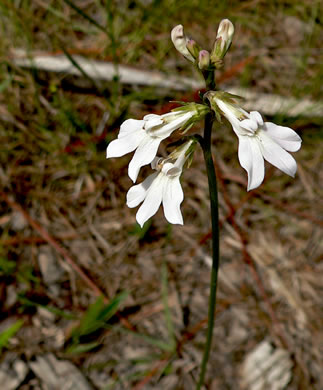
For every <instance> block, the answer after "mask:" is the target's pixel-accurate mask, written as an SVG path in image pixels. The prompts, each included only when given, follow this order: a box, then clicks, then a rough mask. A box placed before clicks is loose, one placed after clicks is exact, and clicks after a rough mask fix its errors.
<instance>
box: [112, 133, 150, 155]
mask: <svg viewBox="0 0 323 390" xmlns="http://www.w3.org/2000/svg"><path fill="white" fill-rule="evenodd" d="M144 136H145V133H144V131H142V130H140V132H138V133H135V134H129V135H128V136H127V137H123V138H117V139H115V140H113V141H111V142H110V143H109V145H108V147H107V154H106V157H107V158H111V157H120V156H124V155H125V154H128V153H130V152H133V151H134V150H135V149H136V148H137V147H138V145H139V143H140V142H141V141H142V139H143V137H144Z"/></svg>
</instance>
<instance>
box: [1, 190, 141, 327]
mask: <svg viewBox="0 0 323 390" xmlns="http://www.w3.org/2000/svg"><path fill="white" fill-rule="evenodd" d="M0 197H2V198H3V199H4V200H5V202H6V203H7V204H8V205H9V206H10V207H12V208H13V209H14V210H16V211H18V212H20V213H21V214H22V215H23V217H24V218H25V219H26V221H27V222H28V223H29V224H30V226H31V227H32V228H33V229H35V230H36V231H37V232H38V233H39V234H40V236H41V237H42V238H43V239H44V240H45V241H46V242H47V243H48V244H49V245H51V246H52V248H54V249H55V250H56V252H57V253H59V254H60V255H61V256H62V258H63V259H64V260H65V261H66V263H68V264H69V266H70V267H71V268H72V269H73V270H74V271H75V272H76V273H77V274H78V275H79V277H80V278H81V279H82V280H83V281H84V282H85V283H86V284H87V285H88V286H89V288H90V289H91V290H92V291H93V292H94V294H95V295H96V296H98V297H102V298H103V301H104V303H105V304H107V303H108V302H109V299H108V298H107V297H106V295H105V294H104V293H103V291H102V290H101V289H100V288H99V287H98V286H97V285H96V284H95V283H94V282H93V281H92V280H91V279H90V278H89V277H88V276H87V275H86V273H85V272H84V271H83V270H82V269H81V268H80V267H79V266H78V265H77V264H76V262H75V261H74V260H73V259H72V257H71V256H70V255H69V253H68V251H67V250H66V249H65V248H63V247H62V246H61V245H60V244H59V243H58V242H57V241H56V240H55V239H54V238H53V237H52V236H50V235H49V233H48V232H47V231H46V230H45V229H44V228H43V227H42V226H41V225H40V224H39V223H38V222H36V221H35V220H34V219H33V218H32V217H31V216H30V215H29V214H28V213H27V212H26V211H25V210H24V209H23V208H22V207H21V206H20V205H19V204H18V203H16V202H15V201H13V200H11V199H10V198H9V197H8V196H7V195H6V194H5V193H3V192H0ZM116 315H117V316H118V318H119V319H120V321H121V322H122V324H123V325H124V326H125V327H127V328H128V329H130V330H134V327H133V326H132V325H131V324H130V322H129V321H128V320H127V319H126V318H123V317H122V316H121V315H120V313H116Z"/></svg>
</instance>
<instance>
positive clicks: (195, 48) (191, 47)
mask: <svg viewBox="0 0 323 390" xmlns="http://www.w3.org/2000/svg"><path fill="white" fill-rule="evenodd" d="M186 48H187V50H188V51H189V52H190V54H191V55H192V57H193V58H194V59H196V58H198V56H199V52H200V50H201V49H200V47H199V45H198V44H197V43H196V42H195V41H194V39H189V40H188V41H187V44H186Z"/></svg>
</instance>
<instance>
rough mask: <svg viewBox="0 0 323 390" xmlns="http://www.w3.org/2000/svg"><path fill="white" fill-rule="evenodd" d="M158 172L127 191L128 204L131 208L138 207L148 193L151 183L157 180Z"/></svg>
mask: <svg viewBox="0 0 323 390" xmlns="http://www.w3.org/2000/svg"><path fill="white" fill-rule="evenodd" d="M157 175H158V172H156V173H153V174H152V175H150V176H148V177H147V178H146V179H145V180H144V181H143V182H142V183H140V184H137V185H135V186H132V187H131V188H130V190H129V191H128V193H127V206H128V207H130V208H133V207H137V206H138V205H139V203H141V202H142V201H143V200H144V199H145V197H146V194H147V191H148V189H149V187H150V186H151V183H152V182H153V181H154V180H155V178H156V176H157Z"/></svg>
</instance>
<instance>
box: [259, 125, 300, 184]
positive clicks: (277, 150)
mask: <svg viewBox="0 0 323 390" xmlns="http://www.w3.org/2000/svg"><path fill="white" fill-rule="evenodd" d="M258 135H259V137H260V139H261V143H260V147H261V151H262V154H263V156H264V159H265V160H267V161H268V162H270V164H272V165H274V166H275V167H276V168H278V169H280V170H281V171H283V172H284V173H286V174H287V175H289V176H292V177H294V176H295V173H296V170H297V164H296V161H295V160H294V158H293V157H292V156H291V155H290V154H289V153H287V152H286V151H285V150H284V149H283V148H282V147H281V146H280V145H279V144H278V143H276V142H275V141H274V140H272V139H271V138H270V137H269V136H268V134H266V132H265V131H263V130H260V131H259V133H258Z"/></svg>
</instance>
